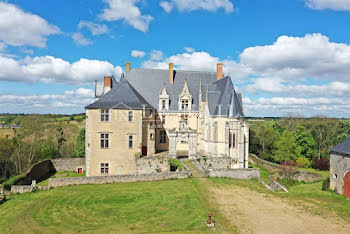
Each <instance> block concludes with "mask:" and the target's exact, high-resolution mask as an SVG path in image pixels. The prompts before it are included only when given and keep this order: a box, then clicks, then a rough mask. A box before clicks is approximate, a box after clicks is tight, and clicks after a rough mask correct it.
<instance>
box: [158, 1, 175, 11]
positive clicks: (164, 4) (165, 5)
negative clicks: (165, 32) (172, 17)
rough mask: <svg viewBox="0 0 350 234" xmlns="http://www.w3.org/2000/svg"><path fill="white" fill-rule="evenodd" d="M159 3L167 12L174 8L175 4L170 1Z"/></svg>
mask: <svg viewBox="0 0 350 234" xmlns="http://www.w3.org/2000/svg"><path fill="white" fill-rule="evenodd" d="M159 5H160V6H161V7H162V8H163V10H164V11H165V12H166V13H169V12H171V11H172V9H173V4H172V3H170V2H160V3H159Z"/></svg>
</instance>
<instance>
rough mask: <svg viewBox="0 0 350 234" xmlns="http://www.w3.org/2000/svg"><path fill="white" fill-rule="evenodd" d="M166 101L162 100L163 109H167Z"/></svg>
mask: <svg viewBox="0 0 350 234" xmlns="http://www.w3.org/2000/svg"><path fill="white" fill-rule="evenodd" d="M165 106H166V101H165V100H162V110H165V109H166V107H165Z"/></svg>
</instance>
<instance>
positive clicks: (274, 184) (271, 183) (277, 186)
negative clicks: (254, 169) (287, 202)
mask: <svg viewBox="0 0 350 234" xmlns="http://www.w3.org/2000/svg"><path fill="white" fill-rule="evenodd" d="M269 186H270V188H272V189H273V190H275V191H280V190H283V191H284V192H286V193H288V190H287V189H286V188H285V187H284V186H283V185H282V184H280V183H278V182H277V181H274V180H271V179H270V180H269Z"/></svg>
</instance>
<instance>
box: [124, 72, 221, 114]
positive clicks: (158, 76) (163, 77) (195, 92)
mask: <svg viewBox="0 0 350 234" xmlns="http://www.w3.org/2000/svg"><path fill="white" fill-rule="evenodd" d="M125 78H126V79H127V80H128V81H129V82H130V84H131V85H132V86H133V87H134V88H135V89H136V90H137V91H138V92H139V93H140V94H141V95H142V96H143V97H144V98H145V99H146V100H147V101H148V102H149V103H150V104H151V105H152V106H153V107H154V108H156V109H158V107H159V94H160V93H161V91H162V88H163V84H165V87H166V90H167V92H168V94H169V99H170V105H169V110H172V111H176V110H178V97H179V94H180V92H181V90H182V87H183V84H184V81H185V78H187V84H188V87H189V90H190V92H191V94H192V99H193V105H192V109H193V110H194V111H198V105H199V87H200V80H202V84H203V85H205V84H211V83H213V82H214V81H215V80H216V73H215V72H198V71H182V70H174V82H173V84H170V83H169V70H167V69H141V68H140V69H139V68H132V69H131V70H130V71H127V72H126V73H125Z"/></svg>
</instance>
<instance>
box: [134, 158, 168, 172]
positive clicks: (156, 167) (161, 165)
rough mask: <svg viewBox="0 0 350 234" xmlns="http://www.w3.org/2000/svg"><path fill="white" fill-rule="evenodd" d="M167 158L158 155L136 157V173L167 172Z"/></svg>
mask: <svg viewBox="0 0 350 234" xmlns="http://www.w3.org/2000/svg"><path fill="white" fill-rule="evenodd" d="M169 171H170V165H169V163H168V159H166V158H159V157H142V158H138V159H136V173H137V174H151V173H158V172H169Z"/></svg>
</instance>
